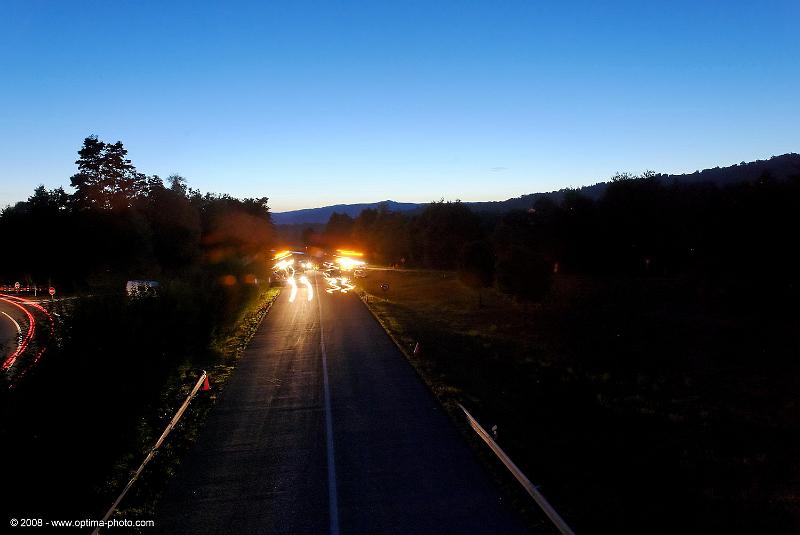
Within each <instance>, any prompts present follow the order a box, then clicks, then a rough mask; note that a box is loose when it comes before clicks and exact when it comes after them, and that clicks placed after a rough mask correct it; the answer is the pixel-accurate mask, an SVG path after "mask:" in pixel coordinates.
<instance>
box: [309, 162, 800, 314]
mask: <svg viewBox="0 0 800 535" xmlns="http://www.w3.org/2000/svg"><path fill="white" fill-rule="evenodd" d="M798 214H800V176H795V177H791V178H789V179H782V180H778V179H775V178H773V176H772V175H771V174H770V172H769V171H765V172H763V173H762V174H761V176H760V178H759V179H758V180H757V181H756V182H751V183H739V184H733V185H730V186H727V187H722V186H717V185H713V184H710V183H708V184H703V183H700V184H681V183H674V184H670V185H668V184H665V183H664V182H663V181H661V180H659V179H658V177H657V176H656V175H654V174H652V173H645V174H644V175H642V176H632V175H627V174H625V175H618V176H616V177H614V178H613V179H612V181H611V182H610V183H609V184H608V186H607V189H606V191H605V193H604V194H603V195H602V196H601V197H600V198H599V199H598V200H596V201H595V200H592V199H591V198H589V197H586V196H583V195H581V194H580V193H579V192H577V191H574V190H567V191H565V192H563V195H561V196H560V202H555V201H554V200H552V199H550V198H547V197H541V198H539V199H538V200H536V202H535V204H534V205H533V206H532V207H531V208H530V209H528V210H518V211H511V212H508V213H505V214H502V215H496V214H487V213H474V212H472V211H471V210H470V209H469V207H468V206H467V205H466V204H464V203H461V202H458V201H456V202H444V201H440V202H434V203H431V204H429V205H427V206H426V208H425V209H424V210H423V211H422V212H421V213H419V214H403V213H397V212H390V211H388V210H385V209H377V210H374V209H368V210H364V211H363V212H361V214H360V215H359V216H358V217H356V218H354V219H353V218H350V217H349V216H347V215H342V214H334V215H332V216H331V218H330V220H329V222H328V224H327V226H326V228H325V230H324V232H323V233H321V235H316V236H315V235H313V234H312V233H308V234H307V235H306V236H305V239H306V241H307V243H308V242H314V241H315V240H316V241H324V242H326V243H328V244H347V245H352V246H359V247H363V248H364V249H365V250H366V251H368V253H369V255H370V257H371V258H372V259H373V261H376V262H382V263H387V264H404V265H405V266H413V267H422V268H431V269H458V270H459V271H460V273H461V275H462V277H463V278H464V279H465V280H466V281H468V282H471V283H472V284H477V285H487V286H488V285H493V284H494V285H496V286H497V287H498V288H499V289H501V290H503V291H504V292H506V293H509V294H511V295H514V296H516V297H519V298H524V299H529V300H538V299H540V298H541V297H542V296H543V295H544V293H545V292H546V291H547V289H548V287H549V286H550V283H551V281H552V278H553V276H554V275H555V274H564V275H590V276H608V277H631V276H636V277H639V276H641V277H648V276H651V277H675V276H688V277H694V278H696V279H697V281H698V283H699V284H700V286H699V289H700V290H701V291H706V290H707V291H718V292H722V293H730V292H733V291H737V290H751V291H772V292H782V293H783V294H785V295H786V298H787V299H789V298H790V294H791V295H795V296H796V294H797V291H798V290H797V280H796V279H797V274H798V273H800V270H799V269H798V268H800V265H798V254H797V248H796V247H795V246H793V245H792V244H793V243H794V240H795V239H796V235H797V230H798V220H797V217H798Z"/></svg>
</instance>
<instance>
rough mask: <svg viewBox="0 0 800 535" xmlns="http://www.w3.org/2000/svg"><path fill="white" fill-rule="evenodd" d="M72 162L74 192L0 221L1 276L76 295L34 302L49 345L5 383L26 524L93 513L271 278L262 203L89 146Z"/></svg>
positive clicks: (112, 147)
mask: <svg viewBox="0 0 800 535" xmlns="http://www.w3.org/2000/svg"><path fill="white" fill-rule="evenodd" d="M76 163H77V166H78V172H77V173H76V174H75V175H73V176H72V178H71V185H72V186H73V188H74V189H75V192H74V193H73V194H68V193H66V192H65V191H64V189H63V188H57V189H54V190H48V189H46V188H45V187H43V186H40V187H38V188H36V190H35V191H34V192H33V195H31V197H30V198H29V199H28V200H27V201H25V202H20V203H17V204H16V205H15V206H13V207H8V208H6V209H5V210H3V212H2V214H0V233H2V235H3V236H6V237H8V238H10V239H11V238H13V239H14V241H13V242H12V241H11V240H10V239H9V241H8V244H7V246H6V250H7V251H11V250H12V249H11V247H10V244H11V243H15V244H17V245H16V247H15V248H14V249H13V254H9V255H4V258H3V262H2V265H0V280H2V281H3V282H5V283H8V282H13V281H15V280H18V281H20V282H22V283H23V284H25V283H26V282H27V283H34V284H38V285H40V287H41V285H45V284H52V285H54V286H55V287H56V288H57V291H58V293H57V295H56V297H61V296H63V295H65V294H67V295H69V294H71V293H73V294H75V295H76V296H77V297H78V298H77V299H66V300H63V301H59V300H56V301H54V302H48V301H45V302H44V304H45V305H46V306H47V307H48V308H50V310H51V311H52V312H55V313H57V314H58V316H57V317H58V318H59V320H58V324H57V329H56V340H51V341H50V343H49V347H48V349H47V352H46V353H45V354H44V356H43V358H42V359H41V362H39V363H38V364H37V365H36V366H35V369H33V371H32V373H30V374H29V375H28V376H26V377H25V379H24V380H23V381H22V382H21V383H20V385H19V387H18V388H17V389H15V390H13V391H9V390H8V389H7V388H6V387H5V385H3V386H2V387H0V411H2V419H0V444H2V447H0V450H2V451H3V454H4V455H3V456H4V457H6V458H11V457H13V458H14V459H15V463H13V466H8V467H6V468H4V477H5V478H6V479H7V480H9V481H17V482H18V486H17V491H16V492H15V493H14V497H13V500H11V501H9V502H7V503H6V505H7V506H8V507H9V508H10V509H9V510H10V511H13V512H15V514H17V515H20V516H21V515H22V513H24V512H25V513H29V514H31V515H34V516H35V514H36V513H38V514H39V515H40V516H41V513H43V512H47V513H48V514H53V515H55V514H56V513H63V514H67V513H69V514H72V515H78V516H81V515H84V514H85V515H87V516H90V517H92V518H94V517H97V516H99V515H100V514H102V512H103V508H104V507H107V506H108V504H109V503H110V501H111V499H112V498H113V496H114V495H115V494H116V493H118V492H119V490H120V489H119V485H120V481H123V482H124V481H125V480H126V479H127V477H128V476H129V470H130V469H131V467H132V466H133V467H135V466H136V465H137V464H138V462H140V461H141V458H142V454H141V452H142V451H146V448H149V447H150V446H151V445H152V441H153V440H154V438H153V436H158V434H159V433H160V432H161V430H162V429H163V427H164V426H165V425H166V422H167V421H168V419H169V418H170V416H171V413H172V411H174V410H175V408H176V407H177V406H178V405H179V404H180V402H181V399H182V396H183V395H185V393H181V387H183V386H185V385H190V384H191V383H192V382H193V381H194V380H195V379H196V377H197V375H198V373H199V370H200V369H203V368H207V369H209V370H210V369H212V368H213V366H214V365H215V364H217V363H219V362H220V355H219V352H218V351H217V350H215V346H214V344H215V343H217V340H218V339H219V338H220V336H222V337H224V336H225V333H227V332H230V329H231V328H232V325H233V324H234V323H235V322H236V321H237V318H238V317H239V315H240V314H241V311H242V310H243V309H244V308H245V306H249V305H248V304H250V303H253V302H255V300H256V297H257V296H258V295H259V294H263V292H264V291H265V288H266V286H265V285H257V284H255V283H256V282H257V280H258V279H263V280H266V277H267V276H268V274H269V267H270V266H269V265H268V264H267V262H266V258H267V257H268V256H269V254H270V253H269V249H270V248H271V247H272V241H273V227H272V223H271V217H270V212H269V207H268V206H267V199H266V198H258V199H243V200H240V199H235V198H232V197H230V196H228V195H212V194H205V195H202V194H201V193H200V192H198V191H196V190H194V189H190V188H189V187H187V184H186V180H185V179H184V178H182V177H181V176H178V175H173V176H170V177H169V178H168V179H167V180H166V182H165V181H163V180H162V179H160V178H159V177H158V176H146V175H144V174H142V173H140V172H138V171H137V170H136V168H135V167H134V166H133V164H132V163H131V161H130V160H128V159H127V151H126V150H125V148H124V147H123V145H122V143H119V142H117V143H114V144H107V143H104V142H102V141H100V140H98V139H97V138H96V137H88V138H86V140H85V141H84V144H83V147H82V148H81V149H80V151H79V158H78V160H77V162H76ZM137 279H147V280H156V281H158V282H159V283H160V287H159V290H158V294H159V296H158V298H129V297H128V296H127V295H126V291H125V288H126V285H125V282H126V281H127V280H137ZM14 371H15V370H13V369H12V370H11V372H12V373H14ZM6 379H7V376H6V375H5V374H4V375H3V378H2V380H3V381H5V380H6ZM170 392H171V393H172V394H173V397H168V394H167V393H170ZM177 435H178V437H177V439H175V438H173V440H179V439H180V434H179V433H178V434H177Z"/></svg>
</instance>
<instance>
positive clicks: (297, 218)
mask: <svg viewBox="0 0 800 535" xmlns="http://www.w3.org/2000/svg"><path fill="white" fill-rule="evenodd" d="M765 172H767V173H769V174H770V175H771V176H772V177H773V178H774V179H776V180H786V179H788V178H791V177H795V176H800V154H797V153H793V152H792V153H788V154H782V155H780V156H773V157H772V158H769V159H768V160H755V161H753V162H741V163H739V164H735V165H731V166H728V167H714V168H713V169H705V170H703V171H695V172H694V173H686V174H681V175H670V174H658V175H655V177H656V178H657V179H658V180H660V181H661V182H662V183H664V184H673V183H680V184H699V183H711V184H715V185H717V186H728V185H732V184H739V183H742V182H755V181H757V180H758V179H759V178H760V177H761V176H762V175H763V173H765ZM609 183H610V182H609V181H605V182H598V183H597V184H593V185H590V186H583V187H580V188H575V190H576V191H578V192H579V193H581V194H582V195H585V196H586V197H589V198H591V199H594V200H597V199H599V198H600V197H601V196H602V195H603V192H605V190H606V188H607V187H608V184H609ZM566 191H568V189H566V188H565V189H562V190H558V191H550V192H546V193H529V194H527V195H522V196H520V197H514V198H511V199H506V200H504V201H483V202H470V203H467V204H468V205H469V206H470V208H472V209H473V210H475V211H476V212H507V211H509V210H527V209H528V208H531V207H532V206H533V205H534V204H535V203H536V201H537V200H538V199H540V198H542V197H549V198H550V199H552V200H553V201H555V202H559V201H560V200H561V199H562V198H563V196H564V193H565V192H566ZM382 204H385V205H386V207H387V208H388V209H389V210H390V211H393V212H409V211H413V210H417V209H419V208H421V207H423V206H425V205H426V204H427V203H408V202H406V203H403V202H396V201H391V200H387V201H382V202H373V203H361V204H337V205H333V206H323V207H321V208H306V209H303V210H293V211H289V212H278V213H273V214H272V220H273V221H274V222H275V224H276V225H300V224H317V225H322V224H325V223H327V222H328V219H329V218H330V216H331V214H333V213H334V212H337V213H340V214H347V215H349V216H350V217H356V216H358V214H360V213H361V211H362V210H364V209H366V208H378V207H379V206H380V205H382Z"/></svg>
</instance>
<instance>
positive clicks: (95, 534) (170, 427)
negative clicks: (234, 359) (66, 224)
mask: <svg viewBox="0 0 800 535" xmlns="http://www.w3.org/2000/svg"><path fill="white" fill-rule="evenodd" d="M50 289H51V290H52V288H50ZM51 295H52V294H51ZM206 386H208V373H206V371H205V370H203V375H201V376H200V378H199V379H198V380H197V382H196V383H195V385H194V388H192V391H191V392H189V395H188V396H187V397H186V400H185V401H184V402H183V405H181V407H180V408H179V409H178V411H177V412H176V413H175V416H173V417H172V420H170V422H169V424H168V425H167V427H166V428H165V429H164V432H163V433H161V436H160V437H158V440H157V441H156V443H155V445H154V446H153V447H152V448H151V449H150V451H149V452H148V453H147V456H146V457H145V458H144V461H142V464H141V465H139V468H138V469H137V470H136V472H134V473H133V477H131V479H130V481H128V484H127V485H125V488H124V489H122V492H121V493H120V495H119V496H118V497H117V499H116V500H114V503H113V504H111V507H110V508H109V510H108V511H107V512H106V514H105V515H103V519H102V522H103V524H105V523H106V522H107V521H108V519H109V518H111V515H113V514H114V511H116V510H117V507H119V504H120V502H121V501H122V499H123V498H124V497H125V495H126V494H127V493H128V491H129V490H131V487H133V484H134V483H136V480H137V479H139V476H140V475H141V474H142V471H144V467H145V466H146V465H147V463H149V462H150V461H151V460H152V459H153V457H155V454H156V450H158V448H160V447H161V444H163V443H164V440H166V438H167V435H169V433H170V431H172V430H173V429H174V428H175V426H176V425H177V424H178V421H179V420H180V419H181V417H182V416H183V413H184V412H186V408H187V407H188V406H189V403H190V402H191V401H192V399H193V398H194V396H195V395H196V394H197V391H198V390H200V388H201V387H206ZM209 388H210V387H209ZM203 390H207V388H203ZM98 533H100V528H99V527H97V528H95V529H94V531H92V535H98Z"/></svg>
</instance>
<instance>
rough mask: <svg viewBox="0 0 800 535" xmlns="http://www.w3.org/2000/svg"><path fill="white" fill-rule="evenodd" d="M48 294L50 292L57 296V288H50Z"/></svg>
mask: <svg viewBox="0 0 800 535" xmlns="http://www.w3.org/2000/svg"><path fill="white" fill-rule="evenodd" d="M48 292H50V295H56V289H55V288H53V287H52V286H51V287H50V289H49V290H48Z"/></svg>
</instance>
